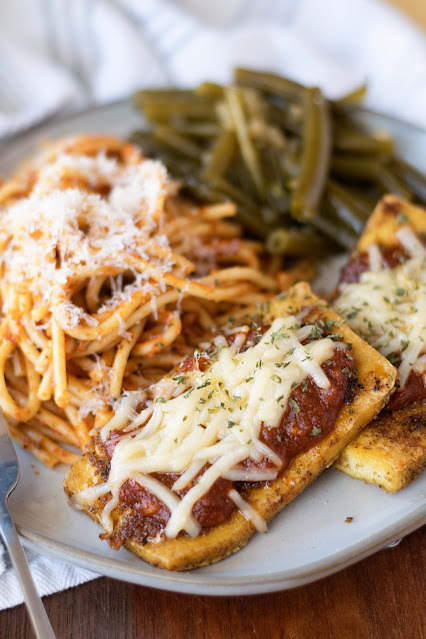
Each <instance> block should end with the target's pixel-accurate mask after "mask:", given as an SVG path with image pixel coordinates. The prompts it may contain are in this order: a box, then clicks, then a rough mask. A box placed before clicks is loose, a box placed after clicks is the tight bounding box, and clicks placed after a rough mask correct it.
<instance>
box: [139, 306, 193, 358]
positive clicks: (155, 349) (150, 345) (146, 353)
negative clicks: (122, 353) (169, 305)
mask: <svg viewBox="0 0 426 639" xmlns="http://www.w3.org/2000/svg"><path fill="white" fill-rule="evenodd" d="M162 315H163V316H164V319H165V322H164V326H165V328H164V330H163V332H162V333H160V334H159V335H150V336H148V339H145V341H143V342H142V343H138V344H136V346H134V348H133V351H132V355H135V356H137V357H152V356H153V355H156V354H157V353H159V352H160V351H162V350H164V349H165V348H166V347H167V346H170V344H172V343H173V342H174V341H175V339H177V338H178V337H179V335H180V333H181V331H182V321H181V319H180V317H179V315H178V313H176V312H174V313H163V314H162ZM144 337H145V336H144Z"/></svg>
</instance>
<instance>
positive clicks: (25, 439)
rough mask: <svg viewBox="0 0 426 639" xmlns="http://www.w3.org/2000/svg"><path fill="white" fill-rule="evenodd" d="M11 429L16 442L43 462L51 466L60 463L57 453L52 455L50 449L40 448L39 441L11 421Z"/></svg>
mask: <svg viewBox="0 0 426 639" xmlns="http://www.w3.org/2000/svg"><path fill="white" fill-rule="evenodd" d="M9 430H10V433H11V435H12V437H13V439H14V440H15V441H16V443H17V444H19V445H20V446H21V448H23V449H24V450H26V451H28V452H29V453H31V455H32V456H33V457H35V458H36V459H38V460H39V461H40V462H41V463H42V464H44V465H45V466H48V467H49V468H54V467H55V466H57V465H58V463H59V460H58V458H57V457H55V455H52V453H50V452H49V451H47V450H45V449H43V448H40V446H39V444H38V442H36V441H34V440H33V439H32V438H31V437H30V436H29V435H28V434H27V433H25V432H24V431H23V430H21V429H20V428H18V427H17V426H14V425H13V424H10V423H9Z"/></svg>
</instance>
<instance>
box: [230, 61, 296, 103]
mask: <svg viewBox="0 0 426 639" xmlns="http://www.w3.org/2000/svg"><path fill="white" fill-rule="evenodd" d="M234 78H235V82H236V83H237V84H238V85H240V86H247V87H252V88H253V89H259V90H261V91H267V92H268V93H276V94H278V95H281V96H283V97H285V98H292V99H294V98H299V97H300V95H301V93H302V92H303V91H304V87H303V85H301V84H299V83H298V82H294V81H293V80H289V79H288V78H283V77H282V76H279V75H276V74H275V73H263V72H262V71H252V70H250V69H242V68H238V69H235V70H234Z"/></svg>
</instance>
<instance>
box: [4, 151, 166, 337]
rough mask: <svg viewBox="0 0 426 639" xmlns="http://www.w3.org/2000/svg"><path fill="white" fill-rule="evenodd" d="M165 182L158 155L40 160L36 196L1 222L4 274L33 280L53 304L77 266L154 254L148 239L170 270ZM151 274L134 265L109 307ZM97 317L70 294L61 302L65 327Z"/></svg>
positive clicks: (114, 264)
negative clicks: (125, 161)
mask: <svg viewBox="0 0 426 639" xmlns="http://www.w3.org/2000/svg"><path fill="white" fill-rule="evenodd" d="M71 178H73V180H71V182H70V179H71ZM79 178H81V181H82V185H81V186H80V185H79V182H78V179H79ZM68 183H69V184H68ZM87 183H89V184H90V186H91V187H92V188H93V189H96V187H102V186H107V187H108V192H107V193H106V194H105V195H101V194H98V193H96V192H93V191H88V190H87V186H85V185H86V184H87ZM167 189H168V180H167V175H166V170H165V168H164V166H163V165H162V164H160V163H159V162H156V161H153V160H141V162H138V163H136V164H132V165H129V166H125V167H123V166H121V165H120V164H119V162H118V161H117V160H116V159H110V158H107V157H106V156H105V154H104V153H98V155H96V156H95V157H88V156H84V155H77V156H76V155H69V154H66V153H59V154H58V156H57V158H56V159H55V160H54V161H52V163H50V164H41V165H40V167H39V174H38V180H37V182H36V185H35V187H34V189H33V190H32V192H31V193H30V195H29V196H28V197H26V198H23V199H22V200H18V201H17V202H16V203H15V204H12V205H11V206H9V207H8V208H7V210H5V211H4V212H2V213H3V217H2V226H3V228H4V229H7V232H8V235H9V238H10V240H9V242H8V244H7V247H6V248H5V250H4V251H3V252H2V254H1V256H0V260H1V263H3V264H5V266H6V267H7V268H5V273H4V279H5V281H8V280H11V281H12V283H13V284H16V283H17V281H20V280H22V281H26V282H27V283H28V282H30V287H31V292H32V293H33V294H34V295H35V296H40V295H41V296H42V297H43V298H44V299H45V300H46V302H47V303H49V302H51V299H52V292H54V290H55V285H56V286H57V287H63V286H64V285H66V283H67V280H68V278H74V277H75V275H76V273H77V274H78V269H79V268H80V269H82V270H83V271H84V269H86V271H90V270H91V271H93V270H96V268H98V267H102V266H109V267H111V269H114V268H117V269H123V268H124V269H126V268H128V267H127V266H126V262H125V257H124V252H125V251H129V250H130V251H132V253H133V254H134V255H136V256H138V257H140V258H142V259H150V260H151V261H152V260H153V258H152V256H151V257H150V254H149V246H150V243H155V246H160V247H161V248H162V249H165V251H164V252H163V253H162V255H163V257H162V258H161V259H157V262H158V264H156V266H158V267H159V268H161V269H163V271H164V272H167V271H171V270H172V260H171V258H170V259H169V258H168V249H169V244H168V241H167V238H166V237H165V236H164V235H163V234H161V232H160V229H161V223H162V221H161V215H162V204H163V201H164V197H165V195H166V193H167ZM149 276H150V274H149V272H146V273H143V274H141V273H136V271H135V282H134V284H133V285H132V286H128V287H127V288H126V289H125V290H124V289H123V286H122V285H121V286H118V284H117V282H115V287H116V290H115V291H113V296H112V297H113V299H112V300H111V301H110V307H113V306H115V305H117V304H118V303H119V302H120V301H122V299H123V298H125V297H129V296H130V295H131V294H132V292H133V291H134V290H140V289H142V288H143V286H144V285H146V286H147V287H150V286H152V285H151V284H150V283H149V282H148V280H149ZM147 292H148V291H147ZM102 310H105V309H102ZM93 319H94V318H92V317H90V316H89V315H87V314H85V313H83V312H82V310H81V309H80V308H78V307H77V306H75V305H74V304H73V303H72V302H71V301H67V302H66V303H65V304H64V305H63V312H62V314H61V324H62V328H63V329H64V330H67V329H70V328H73V327H75V326H77V325H78V324H80V323H81V322H82V320H83V321H84V322H85V323H86V324H88V325H89V326H90V325H93Z"/></svg>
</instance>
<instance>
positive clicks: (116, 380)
mask: <svg viewBox="0 0 426 639" xmlns="http://www.w3.org/2000/svg"><path fill="white" fill-rule="evenodd" d="M141 330H142V327H141V326H140V325H138V326H135V327H133V328H132V329H131V331H130V335H131V337H130V339H123V340H122V341H121V342H120V344H119V345H118V346H117V353H116V355H115V359H114V363H113V365H112V369H111V376H110V380H111V381H110V386H109V393H110V395H111V397H113V398H114V399H118V398H119V397H120V395H121V388H122V385H123V377H124V370H125V368H126V364H127V360H128V359H129V355H130V351H131V350H132V348H133V346H134V345H135V344H136V342H137V341H138V339H139V337H140V334H141Z"/></svg>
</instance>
